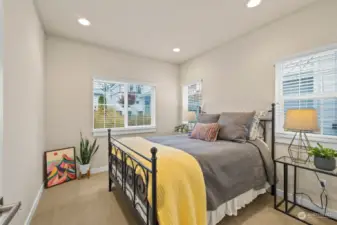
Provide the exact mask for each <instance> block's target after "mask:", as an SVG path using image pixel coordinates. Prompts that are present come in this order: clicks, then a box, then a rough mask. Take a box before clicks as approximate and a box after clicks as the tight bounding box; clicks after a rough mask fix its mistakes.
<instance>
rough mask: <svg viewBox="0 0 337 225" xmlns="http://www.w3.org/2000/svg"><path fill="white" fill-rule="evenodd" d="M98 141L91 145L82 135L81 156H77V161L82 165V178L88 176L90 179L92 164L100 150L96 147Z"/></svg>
mask: <svg viewBox="0 0 337 225" xmlns="http://www.w3.org/2000/svg"><path fill="white" fill-rule="evenodd" d="M96 141H97V138H96V139H95V140H94V142H93V143H92V144H90V142H89V139H87V138H84V139H83V136H82V133H81V142H80V152H79V155H77V156H76V159H77V161H78V163H79V164H80V177H81V176H82V175H84V174H87V175H88V177H89V176H90V162H91V159H92V157H93V156H94V155H95V154H96V152H97V150H98V148H99V145H97V146H96Z"/></svg>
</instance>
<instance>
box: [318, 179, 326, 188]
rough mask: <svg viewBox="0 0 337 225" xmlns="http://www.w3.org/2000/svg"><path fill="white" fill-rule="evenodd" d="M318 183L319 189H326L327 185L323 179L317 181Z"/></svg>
mask: <svg viewBox="0 0 337 225" xmlns="http://www.w3.org/2000/svg"><path fill="white" fill-rule="evenodd" d="M319 183H320V185H319V186H320V187H321V188H325V187H326V185H327V182H326V180H324V179H319Z"/></svg>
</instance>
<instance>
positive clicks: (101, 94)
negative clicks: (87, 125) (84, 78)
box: [93, 81, 154, 127]
mask: <svg viewBox="0 0 337 225" xmlns="http://www.w3.org/2000/svg"><path fill="white" fill-rule="evenodd" d="M126 87H127V88H128V89H127V90H128V94H127V99H128V101H127V103H128V106H127V107H128V108H127V112H128V125H129V126H132V125H150V124H151V95H152V91H153V89H154V88H153V87H152V86H149V85H139V84H121V83H106V82H101V81H95V82H94V93H93V94H94V100H93V101H94V102H93V109H94V111H95V112H96V111H98V110H99V109H100V107H101V108H102V109H103V110H104V109H105V110H106V113H108V111H109V112H111V113H112V114H113V115H110V117H105V118H104V120H105V121H106V120H108V119H109V118H110V119H112V120H116V118H118V119H119V120H123V118H122V117H123V115H124V112H125V91H124V90H125V88H126ZM112 111H113V112H112ZM96 117H97V116H96ZM120 123H122V122H120ZM117 127H119V126H117Z"/></svg>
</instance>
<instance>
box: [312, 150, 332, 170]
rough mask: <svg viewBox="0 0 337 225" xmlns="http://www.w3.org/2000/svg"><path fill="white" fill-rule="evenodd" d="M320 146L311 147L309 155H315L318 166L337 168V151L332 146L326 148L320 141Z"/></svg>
mask: <svg viewBox="0 0 337 225" xmlns="http://www.w3.org/2000/svg"><path fill="white" fill-rule="evenodd" d="M317 145H318V147H310V148H309V155H310V156H314V164H315V166H316V168H318V169H322V170H328V171H333V170H335V169H336V159H335V158H336V157H337V151H336V150H334V149H332V148H324V147H323V146H322V145H321V144H320V143H318V144H317Z"/></svg>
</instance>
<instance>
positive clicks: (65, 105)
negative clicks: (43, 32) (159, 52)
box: [46, 37, 179, 168]
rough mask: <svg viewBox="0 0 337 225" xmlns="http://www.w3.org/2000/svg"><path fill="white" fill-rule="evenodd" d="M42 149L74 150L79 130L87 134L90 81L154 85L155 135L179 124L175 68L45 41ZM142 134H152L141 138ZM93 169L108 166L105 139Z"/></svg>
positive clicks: (69, 43)
mask: <svg viewBox="0 0 337 225" xmlns="http://www.w3.org/2000/svg"><path fill="white" fill-rule="evenodd" d="M46 60H47V62H46V63H47V149H55V148H62V147H67V146H76V147H78V146H79V137H80V136H79V135H80V131H82V132H83V134H84V135H85V136H87V137H90V138H93V136H92V130H93V126H92V120H93V119H92V117H93V110H92V108H93V106H92V78H93V77H98V78H101V79H105V80H112V81H113V80H121V81H123V80H124V81H135V82H137V81H138V82H147V83H152V84H155V85H156V103H157V104H156V111H157V113H156V120H157V134H161V133H168V132H171V131H172V130H173V128H174V126H176V125H177V122H178V111H177V108H178V105H179V103H178V102H179V94H178V92H179V88H178V84H179V80H178V76H179V67H178V66H176V65H172V64H168V63H163V62H159V61H155V60H151V59H148V58H142V57H137V56H132V55H128V54H126V53H124V52H118V51H113V50H108V49H104V48H100V47H96V46H92V45H87V44H84V43H79V42H73V41H70V40H67V39H63V38H58V37H48V40H47V58H46ZM145 135H154V134H153V133H152V134H151V133H150V134H145ZM98 141H99V144H100V150H99V151H98V153H97V155H96V156H95V158H94V160H93V165H92V168H98V167H102V166H106V165H107V142H108V139H107V137H99V138H98Z"/></svg>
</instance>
